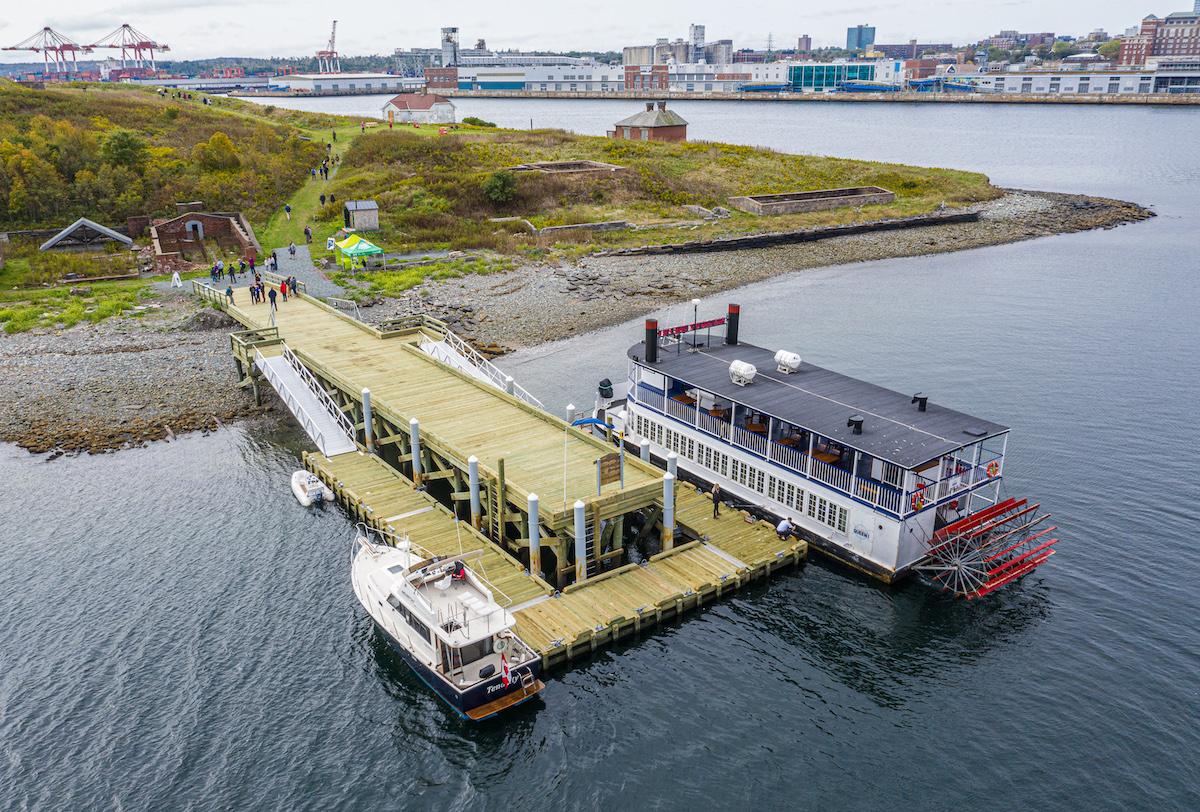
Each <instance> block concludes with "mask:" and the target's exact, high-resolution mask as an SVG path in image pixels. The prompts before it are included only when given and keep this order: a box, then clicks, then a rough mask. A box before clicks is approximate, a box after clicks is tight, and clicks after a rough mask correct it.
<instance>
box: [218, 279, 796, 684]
mask: <svg viewBox="0 0 1200 812" xmlns="http://www.w3.org/2000/svg"><path fill="white" fill-rule="evenodd" d="M207 293H208V295H209V298H212V296H211V293H212V291H211V290H209V291H207ZM213 300H214V301H216V299H213ZM218 303H219V304H221V305H222V306H223V308H224V309H225V310H226V311H227V312H228V313H230V314H231V315H232V316H233V317H234V318H236V319H237V320H238V321H240V322H241V323H242V324H243V325H245V326H246V327H247V328H248V329H251V330H265V329H266V328H269V327H272V326H273V327H274V328H277V329H278V333H279V338H280V339H282V340H283V341H285V342H286V343H287V345H288V346H289V347H290V348H291V349H292V350H293V351H294V352H295V354H296V356H297V357H299V358H301V359H302V361H303V362H304V363H305V364H306V365H309V366H310V368H312V369H313V370H314V371H316V372H319V374H320V375H322V376H323V377H325V378H326V379H327V380H331V381H335V382H336V383H337V385H338V386H339V388H341V389H342V390H348V391H355V390H360V389H361V388H364V387H366V388H370V390H371V392H372V401H373V403H374V404H375V405H376V407H377V408H378V409H380V410H387V411H388V412H389V414H394V415H396V416H397V417H398V418H402V419H403V420H404V421H405V422H406V421H407V418H409V417H416V418H418V419H419V420H420V425H421V430H422V432H424V433H428V434H429V435H431V436H436V437H437V441H438V443H439V444H440V445H441V446H442V447H444V448H446V449H448V450H449V453H451V454H452V456H454V457H455V458H456V459H459V460H465V459H466V457H467V456H469V455H474V456H476V457H478V458H479V460H480V461H481V463H483V464H488V463H495V462H496V461H498V460H501V459H503V460H504V461H505V466H506V468H505V470H506V474H507V483H506V487H507V488H510V489H511V492H512V493H513V494H516V495H519V496H521V497H524V496H526V495H527V494H528V493H529V492H530V491H534V492H537V493H538V494H539V495H540V496H541V499H542V506H543V511H544V513H543V521H545V515H546V513H550V512H554V511H558V510H559V508H560V507H561V514H563V515H569V514H570V509H569V505H570V504H571V503H572V502H573V501H574V500H575V499H576V498H587V499H591V500H597V494H596V473H595V470H596V469H595V461H596V460H597V459H598V458H600V457H602V456H604V455H605V454H608V453H611V452H612V449H611V447H610V446H607V445H606V444H604V443H600V442H597V441H595V440H593V439H591V438H589V437H586V436H584V435H582V434H581V433H579V432H578V431H576V430H568V429H567V428H566V426H565V424H564V423H563V422H562V421H561V420H558V419H557V418H553V417H551V416H549V415H546V414H544V413H542V412H540V411H538V410H536V409H533V408H532V407H529V406H527V405H526V404H522V403H519V402H517V401H515V399H514V398H512V397H510V396H508V395H506V394H504V393H503V392H501V391H500V390H498V389H495V388H493V387H491V386H489V385H488V384H484V383H480V382H478V381H476V380H473V379H471V378H469V377H468V376H465V375H463V374H462V373H460V372H458V371H456V370H452V369H449V368H447V367H445V366H443V365H441V364H439V363H437V362H436V361H434V360H432V359H431V358H429V357H428V356H427V355H425V354H424V353H423V352H422V351H421V350H420V349H418V347H417V346H416V343H417V341H419V340H420V337H421V335H422V334H421V333H420V332H419V331H413V332H412V333H411V335H395V334H385V333H380V332H379V331H378V330H375V329H374V328H371V327H368V326H366V325H362V324H360V323H357V322H354V321H352V320H350V319H347V318H346V317H344V316H342V315H340V314H337V313H335V312H332V311H331V310H330V309H329V308H327V307H326V306H324V305H323V304H321V303H319V302H316V301H315V300H311V299H309V298H308V297H295V296H293V297H291V298H290V300H289V301H288V302H287V303H283V302H282V301H280V302H279V309H278V312H277V314H276V318H275V323H274V325H272V323H271V322H272V320H271V313H270V310H269V306H268V305H265V304H264V305H250V304H249V293H248V291H247V290H246V289H245V288H239V289H237V290H236V291H235V293H234V304H232V305H229V304H227V303H225V302H224V301H221V302H218ZM235 343H236V342H235ZM260 349H261V351H262V352H263V353H264V355H267V356H273V355H276V354H278V353H279V352H280V346H279V345H278V343H276V344H273V345H270V344H265V345H263V346H262V347H261V348H260ZM237 351H238V350H237V347H236V346H235V353H236V352H237ZM242 360H243V361H246V360H248V359H245V358H243V359H242ZM564 455H565V457H564ZM305 465H306V467H307V468H308V469H309V470H310V471H312V472H313V473H315V474H317V475H318V476H319V477H320V478H321V479H322V480H323V481H324V482H325V483H326V484H328V485H329V486H330V487H331V488H332V489H333V490H334V492H335V493H336V494H337V497H338V499H339V500H340V501H341V502H342V503H343V504H344V505H345V506H346V507H347V509H348V510H349V511H350V512H351V513H352V514H353V515H354V517H355V518H356V519H357V520H359V521H362V522H364V523H366V524H368V525H369V526H371V527H373V528H375V529H377V530H383V531H388V532H391V533H395V534H398V535H407V536H408V537H409V538H410V539H411V540H412V541H413V543H414V544H416V545H418V546H419V547H421V548H423V549H425V550H427V551H428V552H429V553H431V554H433V555H439V556H449V555H456V554H459V553H461V552H473V551H475V550H478V551H479V552H480V556H479V558H477V559H475V560H474V562H473V563H472V567H473V568H474V569H475V570H476V571H477V572H478V573H479V575H480V576H482V577H483V578H484V579H485V580H487V581H488V582H489V583H490V584H492V586H493V588H494V593H495V596H496V599H497V601H498V602H500V603H501V604H502V605H504V606H506V608H508V609H509V610H510V611H511V612H513V614H514V616H515V617H516V619H517V631H518V633H519V634H520V635H521V637H522V638H523V639H524V640H525V641H526V642H528V643H529V644H530V645H531V646H533V647H534V648H535V649H536V650H537V651H538V652H539V653H540V654H541V656H542V658H543V662H544V663H545V664H546V665H553V664H556V663H560V662H565V661H566V660H568V659H570V658H572V657H575V656H578V655H581V654H585V653H587V652H590V651H593V650H595V649H596V648H597V647H598V646H602V645H605V644H607V643H610V642H613V641H615V640H617V639H620V638H622V637H626V636H628V635H631V634H636V633H637V632H639V631H641V630H642V629H645V628H648V627H650V626H653V625H654V624H656V623H658V622H660V621H662V620H664V619H667V618H671V617H676V616H678V615H679V614H681V613H683V612H685V611H687V610H688V609H691V608H694V607H696V606H699V605H700V604H702V603H706V602H708V601H709V600H712V599H714V598H717V597H719V596H721V595H723V594H726V593H728V592H730V591H733V590H736V589H738V588H739V587H741V586H743V585H745V584H746V583H748V582H750V581H752V580H755V579H757V578H761V577H765V576H767V575H769V574H770V573H772V572H774V571H776V570H778V569H780V568H782V567H786V566H789V565H792V564H795V563H798V562H800V561H802V560H803V559H804V558H805V556H806V554H807V545H806V544H805V542H803V541H801V540H797V539H789V540H786V541H784V540H780V539H779V538H778V537H777V536H776V535H775V532H774V529H773V528H772V527H771V526H770V525H769V524H767V523H765V522H761V521H754V520H751V519H750V518H749V516H748V515H747V514H746V513H744V512H741V511H736V510H731V509H724V510H723V511H722V513H721V515H720V517H719V518H714V517H713V516H712V502H711V499H710V498H709V497H708V496H707V495H704V494H701V493H699V492H698V491H697V490H696V489H695V488H693V487H691V486H689V485H687V484H685V483H683V482H678V483H677V485H676V489H675V516H676V525H677V526H678V528H679V535H682V536H683V537H684V538H685V539H686V538H691V539H694V540H692V541H688V542H686V543H679V546H676V547H674V548H673V549H667V550H666V551H664V552H661V553H659V554H657V555H654V556H652V557H651V558H650V559H649V560H648V561H643V562H641V563H638V564H626V565H625V566H622V567H618V568H616V569H612V570H609V571H607V572H602V573H601V574H599V575H595V576H593V577H590V578H587V579H586V580H583V581H580V582H578V583H575V584H572V585H571V586H568V587H566V588H565V589H563V590H562V592H561V593H559V592H556V590H555V589H554V587H553V586H551V585H550V584H548V583H547V582H546V581H543V580H542V579H541V578H540V577H538V576H536V575H532V574H530V573H529V571H528V570H527V569H526V568H525V566H524V564H523V563H522V562H521V561H519V560H518V559H517V558H515V557H514V556H513V555H512V554H510V553H509V552H508V551H507V550H505V549H504V548H502V547H501V546H500V545H499V544H498V543H496V542H495V541H493V540H491V539H489V538H488V537H487V536H486V535H484V534H483V533H481V532H479V531H477V530H475V529H473V528H472V527H471V524H470V521H469V516H468V515H466V513H467V511H466V505H465V504H464V503H463V502H462V501H461V500H459V501H457V502H456V504H459V505H460V510H462V511H463V514H462V515H461V519H462V521H456V517H455V516H454V515H453V514H452V513H451V511H450V510H449V509H448V508H446V507H445V506H444V505H443V504H441V503H440V502H439V501H438V500H437V499H435V498H434V497H433V496H431V495H429V494H428V493H426V492H424V491H422V490H417V489H416V488H415V487H414V483H413V482H412V480H411V479H410V478H409V476H408V475H406V474H405V473H404V472H403V471H401V470H399V469H398V468H396V467H394V466H393V465H391V464H389V463H388V462H386V461H385V460H383V459H381V458H380V457H379V456H375V455H371V454H367V453H365V452H364V451H363V450H361V446H360V450H358V451H352V452H348V453H344V454H338V455H336V456H334V457H325V456H324V455H322V454H320V453H317V452H309V453H306V454H305ZM564 476H565V481H566V495H565V497H564V494H563V483H564ZM625 479H626V482H625V488H624V489H622V488H621V487H620V485H619V484H618V483H612V484H609V485H605V486H604V490H603V491H602V492H601V494H600V497H602V498H604V499H611V500H631V499H634V498H635V497H636V499H638V500H640V501H638V502H637V504H636V505H634V507H639V506H647V507H653V506H654V505H655V504H657V505H658V507H659V508H661V506H662V501H661V500H662V481H663V480H662V473H661V472H660V471H658V470H657V469H655V468H653V467H652V466H650V465H648V464H646V463H642V462H641V461H639V460H636V459H630V460H628V462H627V465H626V466H625ZM618 512H620V511H618ZM505 543H509V542H507V541H506V542H505Z"/></svg>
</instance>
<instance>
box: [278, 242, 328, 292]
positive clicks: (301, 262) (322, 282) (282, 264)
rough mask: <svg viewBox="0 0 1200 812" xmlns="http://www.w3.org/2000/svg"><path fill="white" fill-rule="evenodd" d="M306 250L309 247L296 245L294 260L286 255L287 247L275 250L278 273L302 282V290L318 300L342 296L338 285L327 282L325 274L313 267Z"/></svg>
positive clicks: (310, 257)
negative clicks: (277, 259) (303, 286)
mask: <svg viewBox="0 0 1200 812" xmlns="http://www.w3.org/2000/svg"><path fill="white" fill-rule="evenodd" d="M308 249H309V246H307V245H303V244H301V243H296V256H295V258H293V257H292V256H291V255H290V254H289V253H288V250H287V246H284V247H282V248H277V249H275V251H276V254H275V255H276V256H277V257H279V273H281V274H283V275H284V276H294V277H296V279H298V280H299V281H301V282H303V283H304V285H305V288H304V289H305V290H307V291H308V295H309V296H315V297H317V298H318V299H325V298H327V297H329V296H342V295H343V294H344V293H345V291H343V290H342V288H341V286H340V285H337V284H335V283H333V282H331V281H329V279H328V278H327V277H326V276H325V274H323V273H321V271H320V270H319V269H318V268H317V267H316V266H315V265H313V261H312V255H311V254H310V253H309V250H308Z"/></svg>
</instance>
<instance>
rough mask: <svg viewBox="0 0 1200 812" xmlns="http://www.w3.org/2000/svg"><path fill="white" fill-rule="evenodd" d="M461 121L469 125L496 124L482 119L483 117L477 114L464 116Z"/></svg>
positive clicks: (485, 125)
mask: <svg viewBox="0 0 1200 812" xmlns="http://www.w3.org/2000/svg"><path fill="white" fill-rule="evenodd" d="M462 123H463V124H466V125H468V126H471V127H495V126H496V122H494V121H484V120H483V119H481V118H479V117H478V116H467V117H466V118H464V119H463V120H462Z"/></svg>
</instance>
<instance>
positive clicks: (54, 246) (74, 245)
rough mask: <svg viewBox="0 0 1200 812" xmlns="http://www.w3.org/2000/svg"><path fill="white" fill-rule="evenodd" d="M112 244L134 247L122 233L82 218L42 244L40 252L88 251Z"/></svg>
mask: <svg viewBox="0 0 1200 812" xmlns="http://www.w3.org/2000/svg"><path fill="white" fill-rule="evenodd" d="M110 242H115V243H120V244H121V245H123V246H125V247H126V248H129V247H131V246H132V245H133V240H132V239H131V238H130V237H128V236H126V235H124V234H122V233H121V232H119V231H113V230H112V229H111V228H108V227H107V226H102V225H100V224H99V223H96V222H93V221H92V220H89V219H87V218H86V217H80V218H79V219H78V220H76V221H75V222H74V223H71V225H69V226H67V227H66V228H64V229H63V230H62V231H60V232H58V233H57V234H55V235H54V236H53V237H51V238H50V239H48V240H46V241H45V242H44V243H42V244H41V246H40V247H39V248H38V250H39V251H50V250H59V251H87V250H90V249H93V248H98V247H100V246H103V245H104V244H105V243H110Z"/></svg>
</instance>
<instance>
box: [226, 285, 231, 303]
mask: <svg viewBox="0 0 1200 812" xmlns="http://www.w3.org/2000/svg"><path fill="white" fill-rule="evenodd" d="M225 301H227V302H229V303H230V304H233V286H232V285H231V286H229V287H227V288H225Z"/></svg>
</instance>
